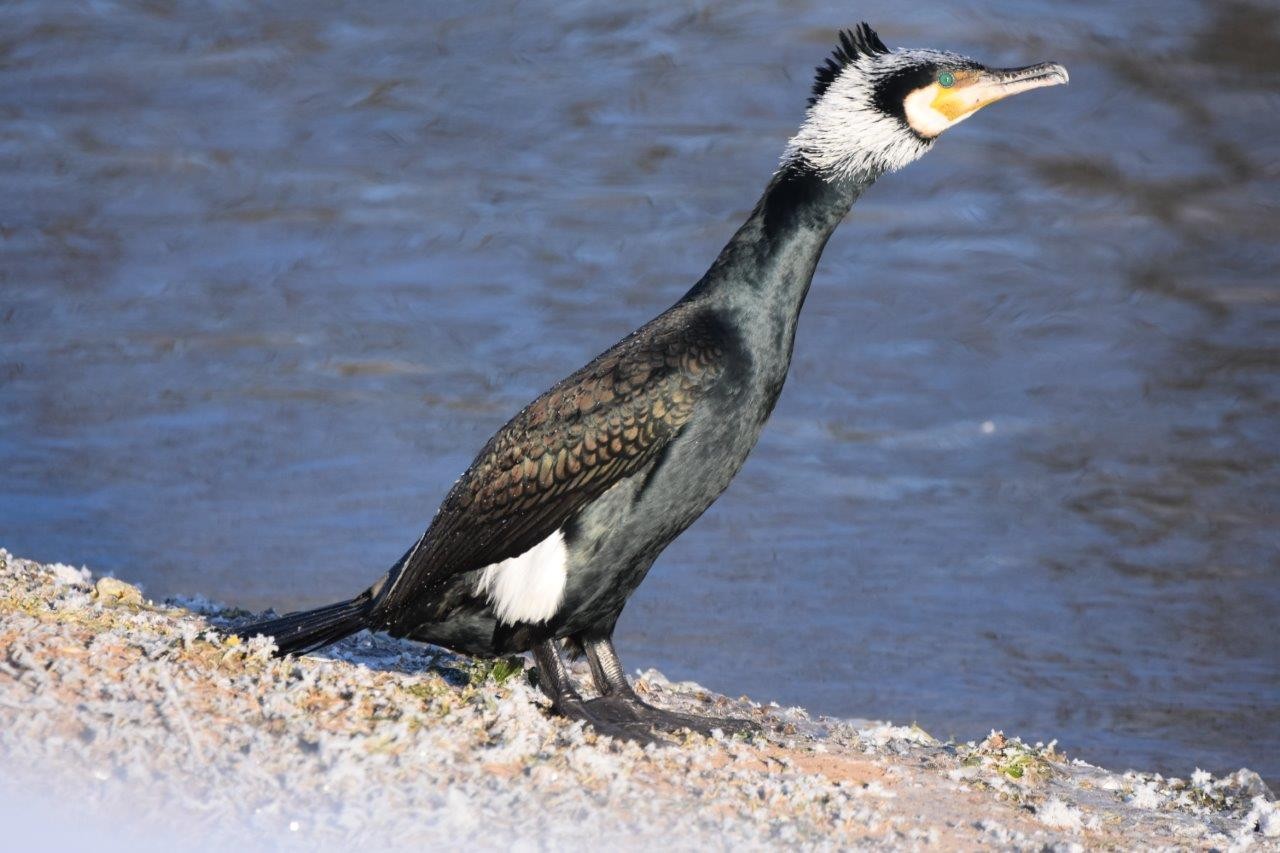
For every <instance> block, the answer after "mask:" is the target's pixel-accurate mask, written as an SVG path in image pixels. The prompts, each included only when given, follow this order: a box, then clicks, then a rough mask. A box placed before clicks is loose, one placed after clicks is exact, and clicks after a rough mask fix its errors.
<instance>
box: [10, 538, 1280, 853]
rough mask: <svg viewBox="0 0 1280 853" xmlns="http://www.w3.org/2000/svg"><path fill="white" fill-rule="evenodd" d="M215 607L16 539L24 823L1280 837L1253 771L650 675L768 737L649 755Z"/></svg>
mask: <svg viewBox="0 0 1280 853" xmlns="http://www.w3.org/2000/svg"><path fill="white" fill-rule="evenodd" d="M248 615H249V614H246V613H244V612H243V611H234V610H227V609H223V608H220V607H218V606H216V605H213V604H211V603H209V602H206V601H203V600H191V601H186V602H181V603H178V602H169V603H163V604H156V603H152V602H149V601H147V600H145V598H144V597H143V596H142V595H141V593H140V592H139V591H138V590H137V588H136V587H132V586H129V585H128V584H125V583H122V582H120V581H117V580H114V579H110V578H103V579H97V580H95V579H94V578H93V577H92V576H91V575H90V574H89V572H88V571H86V570H83V569H75V568H72V567H70V566H65V565H58V564H55V565H42V564H38V563H34V562H31V561H27V560H22V559H19V558H16V557H14V556H12V555H10V554H9V553H8V552H6V551H4V550H3V549H0V768H3V773H0V803H3V804H4V805H0V819H2V820H3V821H4V823H5V825H6V836H5V837H6V838H7V839H8V840H10V841H13V840H15V839H16V840H17V841H19V842H21V841H23V840H26V841H28V842H29V843H37V842H40V843H43V844H44V845H45V846H46V847H48V846H70V845H71V844H73V843H77V844H78V843H83V842H84V841H85V840H90V841H92V842H93V843H94V844H95V846H96V847H98V848H102V847H103V846H104V844H105V846H106V848H107V849H116V848H117V847H118V848H120V849H123V848H124V847H125V846H126V844H128V845H129V846H130V847H133V848H136V845H137V844H138V843H139V842H140V841H141V843H143V845H144V846H148V842H149V843H150V845H154V844H156V843H157V842H158V841H159V840H161V839H163V840H167V841H170V842H172V841H174V840H180V841H181V842H182V843H183V844H186V845H187V846H189V847H190V846H195V847H197V848H219V849H227V848H231V847H233V846H235V847H241V848H245V849H250V850H256V849H263V848H270V849H279V848H286V849H293V848H298V849H316V848H317V847H320V848H330V847H338V846H340V845H342V846H346V845H350V844H351V843H353V842H358V843H359V844H360V846H361V848H367V849H385V848H398V847H420V846H421V845H423V844H429V843H442V842H445V841H448V842H451V843H459V844H461V843H466V844H470V845H473V846H480V847H485V848H507V847H511V846H513V845H515V846H519V847H521V848H522V849H539V848H543V847H547V848H555V849H566V848H567V849H586V848H588V847H591V848H597V847H600V846H602V845H608V846H612V847H622V848H633V847H635V848H638V847H648V846H656V845H661V846H662V847H663V848H665V849H705V848H708V847H711V848H715V849H728V848H732V849H742V848H744V847H745V848H756V849H758V848H763V847H770V846H778V845H784V844H785V845H788V846H799V847H804V848H835V847H841V848H842V847H859V848H877V847H883V848H892V849H900V848H902V847H934V848H938V849H955V848H972V847H975V846H995V847H1000V848H1015V849H1042V848H1044V847H1046V846H1049V847H1051V848H1060V849H1070V848H1072V847H1074V846H1075V845H1083V846H1084V847H1088V848H1093V847H1118V848H1132V847H1135V846H1174V847H1180V848H1194V849H1210V848H1217V849H1233V848H1234V849H1244V848H1246V847H1251V848H1253V849H1276V850H1280V809H1277V806H1276V804H1275V802H1274V799H1273V797H1272V795H1271V792H1269V791H1268V790H1267V788H1266V786H1265V785H1264V784H1263V783H1262V780H1261V779H1259V778H1258V777H1257V776H1256V774H1253V773H1251V772H1250V771H1247V770H1241V771H1237V772H1236V773H1233V774H1230V775H1229V776H1227V777H1224V778H1220V779H1215V778H1213V777H1210V776H1209V774H1207V773H1202V772H1196V773H1190V771H1191V770H1192V768H1188V774H1189V776H1190V778H1189V779H1185V780H1181V779H1165V778H1162V777H1160V776H1158V775H1154V774H1140V773H1132V772H1130V773H1125V774H1116V773H1111V772H1109V771H1105V770H1102V769H1100V768H1096V767H1092V766H1089V765H1087V764H1084V763H1081V762H1078V761H1071V760H1069V759H1067V758H1065V757H1064V756H1062V755H1060V754H1058V753H1057V752H1056V751H1055V750H1054V749H1053V746H1052V745H1049V746H1047V747H1045V746H1039V745H1036V746H1030V745H1026V744H1023V743H1021V742H1020V741H1018V740H1017V739H1016V738H1005V737H1004V736H1002V735H996V734H993V735H992V736H991V737H989V738H988V739H987V740H986V741H984V742H982V743H978V744H943V743H939V742H938V741H935V740H934V739H933V738H931V737H930V736H929V735H927V734H926V733H924V732H923V731H921V730H919V729H916V728H904V727H895V726H892V725H887V724H880V723H867V722H854V721H840V720H831V719H826V718H822V719H810V718H809V717H808V716H807V715H806V714H805V713H804V712H803V711H801V710H799V709H781V708H777V707H772V706H770V707H761V706H759V705H756V704H754V703H751V702H749V701H747V700H745V699H740V700H731V699H728V698H727V697H723V696H719V695H716V694H713V693H711V692H709V691H707V690H705V689H703V688H701V687H699V686H698V685H695V684H692V683H688V682H686V683H680V684H676V683H671V682H668V681H667V680H666V679H665V678H663V677H662V675H661V674H660V673H657V672H655V671H652V670H651V671H649V672H647V673H644V674H643V675H642V676H641V677H640V679H639V682H638V684H637V689H639V690H641V691H642V692H645V693H646V694H647V695H648V696H649V697H650V698H652V699H653V700H654V701H655V702H656V703H658V704H664V705H667V706H673V707H678V708H683V709H700V710H703V711H704V712H713V713H719V714H734V715H739V716H752V717H753V718H755V719H758V720H760V721H761V722H762V723H765V724H766V726H767V727H768V730H769V733H768V734H767V735H765V736H763V737H758V738H755V739H753V740H725V739H722V740H719V741H714V740H708V739H704V738H700V737H696V736H691V737H688V738H679V737H673V738H672V739H673V740H676V741H679V742H680V743H679V745H678V746H674V747H668V748H658V749H654V748H650V749H648V750H642V749H640V748H638V747H636V746H634V745H631V744H617V743H613V742H612V741H609V740H608V739H601V738H597V737H596V736H595V735H594V734H593V733H591V732H590V731H584V730H583V729H582V728H581V727H580V726H577V725H569V724H566V723H565V722H564V721H562V720H558V719H552V718H550V717H548V716H547V714H546V713H545V711H544V710H543V705H544V704H545V700H543V699H542V698H541V696H540V694H539V693H538V692H537V690H536V689H535V688H533V687H532V686H531V685H530V684H529V681H528V678H527V676H526V674H525V673H523V672H521V671H520V670H519V668H518V667H513V666H509V665H506V664H499V665H496V666H495V665H494V664H493V663H492V662H477V661H472V660H470V659H468V658H464V657H459V656H455V655H452V654H449V653H447V652H443V651H441V650H439V649H433V648H430V647H422V646H416V645H413V644H408V643H400V642H397V641H394V640H390V639H388V638H386V637H382V636H371V635H369V634H360V635H358V636H356V637H354V638H351V639H350V640H347V641H345V642H343V643H341V644H339V645H338V646H335V647H333V648H331V649H328V650H326V651H325V652H324V653H322V654H320V655H316V656H309V657H306V658H302V659H290V660H278V659H274V658H271V657H270V655H269V651H270V644H269V642H267V641H264V640H263V639H261V638H258V639H254V640H247V641H242V640H241V639H240V638H239V637H236V636H235V635H234V625H235V624H238V623H240V622H242V621H243V620H244V619H245V618H246V617H247V616H248Z"/></svg>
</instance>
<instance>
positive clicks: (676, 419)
mask: <svg viewBox="0 0 1280 853" xmlns="http://www.w3.org/2000/svg"><path fill="white" fill-rule="evenodd" d="M839 38H840V43H839V45H838V46H837V47H836V49H835V52H834V53H833V54H832V55H831V56H830V58H828V59H827V60H826V62H825V63H824V64H823V65H821V66H819V67H818V69H817V75H816V79H815V82H814V84H813V92H812V97H810V99H809V108H808V111H807V113H806V115H805V119H804V123H803V124H802V125H801V126H800V129H799V131H798V132H797V133H796V134H795V136H793V137H792V138H791V140H790V142H789V143H788V144H787V147H786V151H785V153H784V154H783V156H782V159H781V163H780V166H779V168H778V170H777V172H776V173H775V174H774V176H773V179H772V180H771V181H770V182H769V185H768V187H767V188H766V189H765V191H764V195H763V196H762V197H761V198H760V200H759V202H757V203H756V206H755V208H754V209H753V210H752V212H751V215H750V216H749V217H748V219H747V221H746V223H745V224H743V225H742V227H741V228H739V229H738V231H737V233H736V234H734V235H733V238H732V239H731V240H730V241H729V243H728V245H727V246H725V247H724V249H723V250H722V251H721V252H720V255H719V257H717V258H716V260H715V263H713V264H712V265H711V268H710V269H709V270H708V271H707V273H706V274H705V275H704V276H703V277H702V278H701V280H699V281H698V283H697V284H695V285H694V286H693V289H691V290H690V291H689V292H688V293H686V294H685V295H684V296H683V297H682V298H681V299H680V300H679V301H678V302H676V304H675V305H673V306H671V307H670V308H669V309H667V310H666V311H664V312H662V313H661V314H660V315H658V316H657V317H656V318H654V319H653V320H651V321H649V322H648V323H646V324H645V325H643V326H641V327H640V328H639V329H637V330H636V331H634V332H632V333H631V334H630V335H627V336H626V337H625V338H623V339H622V340H621V341H619V342H618V343H616V344H614V345H613V346H612V347H610V348H609V349H607V350H606V351H605V352H604V353H602V354H601V355H599V356H598V357H596V358H595V359H593V360H592V361H591V363H590V364H588V365H586V366H585V367H583V368H582V369H581V370H579V371H577V372H576V373H573V374H572V375H570V376H569V377H568V378H566V379H564V380H562V381H560V382H559V383H557V384H556V385H555V386H553V387H552V388H551V390H549V391H547V392H546V393H544V394H543V395H542V396H540V397H538V398H537V399H536V400H534V401H533V402H532V403H530V404H529V405H528V406H526V407H525V408H524V409H523V410H521V411H520V413H519V414H517V415H516V416H515V417H514V418H512V419H511V420H510V421H509V422H508V423H507V424H506V426H504V427H502V429H500V430H498V432H497V434H496V435H494V436H493V438H491V439H490V440H489V443H488V444H486V445H485V446H484V448H483V449H482V450H481V451H480V453H479V455H478V456H476V458H475V461H474V462H472V463H471V467H469V468H468V469H467V470H466V472H465V473H464V474H463V475H462V476H461V477H460V478H459V479H458V481H457V482H456V483H454V485H453V488H452V489H450V491H449V493H448V495H447V496H446V497H445V499H444V502H443V503H442V504H441V506H440V509H439V510H438V511H437V512H436V515H435V518H434V519H433V520H432V521H431V524H430V526H429V527H428V528H427V531H426V532H425V533H424V534H423V535H422V536H421V538H419V539H418V541H417V542H415V543H414V544H413V547H411V548H410V549H409V550H408V551H407V552H406V553H405V555H404V556H403V557H401V558H400V560H399V561H398V562H397V563H396V564H395V565H394V566H393V567H392V568H391V570H390V571H389V572H387V573H386V574H385V575H384V576H382V577H381V578H380V579H378V580H377V581H376V582H375V583H374V584H373V585H372V586H371V587H370V588H369V589H367V590H366V591H365V592H363V593H361V594H360V595H358V596H357V597H355V598H353V599H352V600H350V601H346V602H342V603H340V604H334V605H331V606H329V607H322V608H319V609H317V610H311V611H308V612H304V613H295V614H291V615H287V616H283V617H280V618H278V619H272V620H269V621H265V622H260V623H257V624H253V625H249V626H247V627H246V628H243V629H240V631H239V632H240V633H241V634H243V635H245V636H252V635H254V634H259V633H260V634H264V635H267V636H271V637H274V638H275V642H276V645H277V647H278V650H279V653H280V654H288V653H291V652H305V651H310V650H313V649H316V648H319V647H321V646H324V645H327V644H329V643H332V642H334V641H335V640H338V639H340V638H342V637H345V636H347V635H349V634H352V633H355V632H356V631H359V630H361V629H362V628H368V629H371V630H375V631H378V630H381V631H386V632H388V633H390V634H391V635H393V636H396V637H407V638H409V639H413V640H421V641H424V642H429V643H434V644H436V645H440V646H444V647H446V648H449V649H453V650H455V651H459V652H463V653H467V654H475V655H504V654H511V653H519V652H525V651H532V652H533V656H534V659H535V660H536V663H537V666H538V669H539V674H540V679H539V680H540V683H541V685H542V687H543V689H544V690H545V691H546V693H547V695H548V696H550V698H551V700H552V702H553V706H554V709H555V710H556V711H557V712H559V713H560V714H563V715H564V716H566V717H569V718H572V719H576V720H583V721H585V722H586V723H588V724H590V725H591V726H593V727H594V728H595V729H596V730H597V731H599V732H601V733H603V734H608V735H613V736H619V737H625V738H630V739H637V740H648V739H651V735H650V734H649V732H650V731H651V729H653V728H656V729H663V730H674V729H679V728H689V729H693V730H696V731H700V732H704V733H706V732H710V731H711V730H712V729H713V728H720V729H722V730H725V731H729V732H732V731H738V730H742V729H745V728H750V727H753V725H752V724H750V723H747V722H746V721H742V720H718V719H711V718H702V717H694V716H691V715H686V714H676V713H673V712H670V711H666V710H662V709H659V708H656V707H653V706H652V705H649V704H648V703H646V702H644V701H643V700H642V699H640V697H639V696H637V695H636V693H635V692H634V691H633V690H632V688H631V686H630V684H628V682H627V678H626V675H625V673H624V670H623V667H622V664H621V663H620V662H619V660H618V656H617V653H616V652H615V651H614V648H613V641H612V639H611V638H612V635H613V630H614V625H615V624H616V623H617V621H618V616H619V615H620V614H621V613H622V609H623V607H624V606H625V605H626V602H627V598H628V597H629V596H630V595H631V593H632V592H634V591H635V589H636V587H637V586H639V584H640V582H641V581H642V580H643V579H644V576H645V574H646V573H647V572H648V571H649V567H650V566H651V565H652V564H653V561H654V560H655V559H656V558H657V556H658V555H659V554H660V553H662V550H663V549H664V548H666V547H667V545H669V544H670V543H671V542H672V540H674V539H675V538H676V537H677V536H679V535H680V534H681V533H682V532H684V530H685V529H686V528H687V527H688V526H689V525H690V524H692V523H693V522H694V520H695V519H697V518H698V516H700V515H701V514H702V513H703V512H704V511H705V510H706V509H707V507H709V506H710V505H711V503H712V502H713V501H714V500H715V499H716V498H717V497H719V495H720V494H721V493H722V492H723V491H724V490H725V488H726V487H727V486H728V485H729V481H730V480H732V479H733V476H734V475H735V474H736V473H737V472H738V469H739V468H741V467H742V463H743V462H744V461H745V460H746V458H747V454H748V453H749V452H750V451H751V448H752V447H753V446H754V445H755V443H756V439H757V438H759V436H760V431H761V429H762V428H763V427H764V424H765V421H766V420H767V419H768V417H769V413H770V412H772V411H773V407H774V404H775V403H776V402H777V400H778V395H779V393H781V391H782V383H783V381H784V380H785V379H786V376H787V369H788V366H789V365H790V362H791V351H792V345H793V343H794V341H795V331H796V320H797V318H798V317H799V315H800V308H801V306H802V305H803V304H804V299H805V294H806V293H807V292H808V290H809V283H810V281H811V280H812V278H813V271H814V268H815V267H816V266H817V263H818V258H819V256H820V255H821V254H822V249H823V247H824V246H825V245H826V242H827V239H828V238H829V237H830V236H831V233H832V231H834V230H835V228H836V226H837V225H839V224H840V221H841V220H842V219H843V218H844V217H845V214H846V213H847V212H848V211H849V208H850V206H851V205H852V204H853V203H854V201H855V200H857V198H858V197H859V196H860V195H861V194H862V193H863V191H864V190H866V188H867V187H868V186H870V185H871V183H872V182H873V181H875V180H876V178H878V177H880V176H881V175H883V174H885V173H886V172H892V171H895V170H897V169H900V168H902V167H903V166H905V165H907V164H908V163H910V162H912V161H913V160H915V159H917V158H919V157H920V156H922V155H923V154H924V153H925V152H926V151H928V150H929V149H930V148H931V147H932V146H933V143H934V141H935V140H936V139H937V137H938V135H939V134H940V133H942V131H944V130H946V129H947V128H949V127H951V126H952V125H954V124H957V123H958V122H960V121H963V120H964V119H966V118H968V117H969V116H970V115H972V114H973V113H974V112H975V111H977V110H978V109H979V108H981V107H983V106H985V105H987V104H990V103H993V102H994V101H998V100H1000V99H1001V98H1005V97H1008V96H1009V95H1013V94H1016V93H1018V92H1023V91H1026V90H1028V89H1034V88H1038V87H1041V86H1053V85H1057V84H1059V83H1066V82H1067V71H1066V69H1065V68H1063V67H1062V66H1061V65H1057V64H1053V63H1042V64H1039V65H1032V66H1028V67H1025V68H1014V69H992V68H987V67H985V66H983V65H981V64H979V63H977V62H975V61H973V60H972V59H968V58H966V57H963V56H959V55H957V54H954V53H946V52H942V51H936V50H902V49H899V50H889V48H887V47H885V45H884V42H882V41H881V40H880V38H879V36H877V35H876V34H875V32H873V31H872V29H871V28H870V27H869V26H868V25H867V24H865V23H864V24H860V25H859V26H857V27H856V28H855V29H853V30H848V31H844V32H841V33H840V37H839ZM561 643H564V644H565V645H566V646H568V647H569V648H570V649H571V650H573V651H577V652H585V653H586V656H587V660H588V663H589V664H590V667H591V673H592V680H593V681H594V682H595V688H596V692H597V693H598V697H596V698H591V699H585V698H583V696H582V695H581V694H580V693H579V692H578V690H577V688H576V687H575V685H574V683H573V680H572V678H571V677H570V674H569V671H568V669H567V668H566V666H565V663H564V661H563V659H562V658H561V655H560V648H559V647H560V644H561Z"/></svg>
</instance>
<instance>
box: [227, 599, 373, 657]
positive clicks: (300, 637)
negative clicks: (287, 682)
mask: <svg viewBox="0 0 1280 853" xmlns="http://www.w3.org/2000/svg"><path fill="white" fill-rule="evenodd" d="M372 608H373V597H372V596H371V595H369V593H367V592H366V593H364V594H363V595H360V596H357V597H356V598H353V599H351V600H350V601H343V602H340V603H338V604H330V605H329V606H328V607H318V608H316V609H315V610H304V611H302V612H301V613H290V614H288V615H286V616H281V617H279V618H276V619H265V620H263V621H261V622H254V623H252V624H249V625H245V626H243V627H240V628H237V629H236V633H237V634H239V635H240V636H241V637H255V636H257V635H258V634H262V635H264V636H267V637H272V638H274V639H275V641H276V648H277V649H278V651H277V654H279V655H289V654H305V653H306V652H310V651H315V650H316V649H318V648H320V647H322V646H327V645H329V644H330V643H336V642H337V641H338V640H341V639H342V638H343V637H349V636H350V635H352V634H354V633H355V632H357V631H359V630H361V629H362V628H367V627H369V618H368V617H369V614H370V611H371V610H372Z"/></svg>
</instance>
